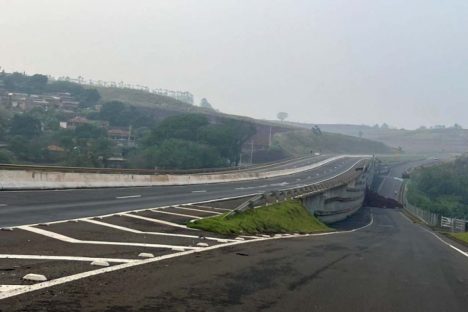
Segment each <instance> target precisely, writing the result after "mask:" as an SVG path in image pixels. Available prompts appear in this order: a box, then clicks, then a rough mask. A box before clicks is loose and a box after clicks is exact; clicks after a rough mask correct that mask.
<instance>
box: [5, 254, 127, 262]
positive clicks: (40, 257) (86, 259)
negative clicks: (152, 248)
mask: <svg viewBox="0 0 468 312" xmlns="http://www.w3.org/2000/svg"><path fill="white" fill-rule="evenodd" d="M0 259H21V260H65V261H84V262H91V261H98V260H99V261H107V262H115V263H129V262H132V261H135V260H132V259H117V258H94V257H69V256H43V255H2V254H0Z"/></svg>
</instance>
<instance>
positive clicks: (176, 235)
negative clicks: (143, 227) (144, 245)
mask: <svg viewBox="0 0 468 312" xmlns="http://www.w3.org/2000/svg"><path fill="white" fill-rule="evenodd" d="M83 221H84V222H89V223H93V224H96V225H100V226H106V227H110V228H113V229H116V230H121V231H125V232H131V233H135V234H146V235H159V236H171V237H183V238H195V239H198V238H200V237H199V236H196V235H186V234H174V233H163V232H144V231H140V230H135V229H131V228H128V227H125V226H120V225H115V224H111V223H106V222H101V221H97V220H91V219H87V220H83ZM204 239H207V240H214V241H218V242H222V243H227V242H233V241H234V240H231V239H223V238H216V237H206V236H205V237H204Z"/></svg>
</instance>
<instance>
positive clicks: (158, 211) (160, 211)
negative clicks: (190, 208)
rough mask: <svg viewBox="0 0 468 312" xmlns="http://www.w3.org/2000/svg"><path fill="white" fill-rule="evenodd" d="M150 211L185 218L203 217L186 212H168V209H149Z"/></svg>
mask: <svg viewBox="0 0 468 312" xmlns="http://www.w3.org/2000/svg"><path fill="white" fill-rule="evenodd" d="M150 210H151V211H152V212H157V213H163V214H168V215H173V216H179V217H185V218H193V219H203V218H202V217H198V216H192V215H187V214H182V213H176V212H169V211H162V210H159V209H150Z"/></svg>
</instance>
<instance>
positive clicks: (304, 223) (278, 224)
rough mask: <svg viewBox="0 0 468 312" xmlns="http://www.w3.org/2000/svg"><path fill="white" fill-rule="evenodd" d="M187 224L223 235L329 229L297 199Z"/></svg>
mask: <svg viewBox="0 0 468 312" xmlns="http://www.w3.org/2000/svg"><path fill="white" fill-rule="evenodd" d="M188 226H189V227H192V228H196V229H200V230H205V231H209V232H215V233H220V234H225V235H239V234H259V233H267V234H273V233H314V232H324V231H330V230H331V229H330V228H328V227H327V226H326V225H325V224H323V223H322V222H320V221H319V220H318V219H317V218H315V217H314V216H312V215H311V214H309V213H308V212H307V210H306V209H305V208H304V207H303V206H302V204H301V202H300V201H299V200H291V201H286V202H282V203H278V204H273V205H271V206H266V207H261V208H257V209H250V210H248V211H245V212H242V213H239V214H236V215H232V216H228V217H227V216H226V215H225V214H223V215H219V216H216V217H210V218H204V219H199V220H196V221H195V222H190V223H188Z"/></svg>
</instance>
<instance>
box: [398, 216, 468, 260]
mask: <svg viewBox="0 0 468 312" xmlns="http://www.w3.org/2000/svg"><path fill="white" fill-rule="evenodd" d="M400 214H401V215H402V216H403V217H405V219H406V220H408V222H409V223H411V224H414V222H413V221H411V220H410V219H409V218H408V217H407V216H405V214H404V213H400ZM413 216H414V215H413ZM418 226H419V228H420V229H422V230H424V231H426V232H427V233H429V234H431V235H432V236H434V237H435V238H437V239H438V240H439V241H441V242H442V243H443V244H444V245H447V246H449V247H450V248H452V249H453V250H455V251H457V252H458V253H460V254H462V255H463V256H465V257H468V253H467V252H465V251H463V250H461V249H460V248H457V247H455V246H454V245H452V244H450V243H447V242H446V241H445V240H444V239H442V238H440V237H439V235H437V234H436V233H434V232H432V231H430V230H428V229H426V228H424V227H423V226H421V225H418Z"/></svg>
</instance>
